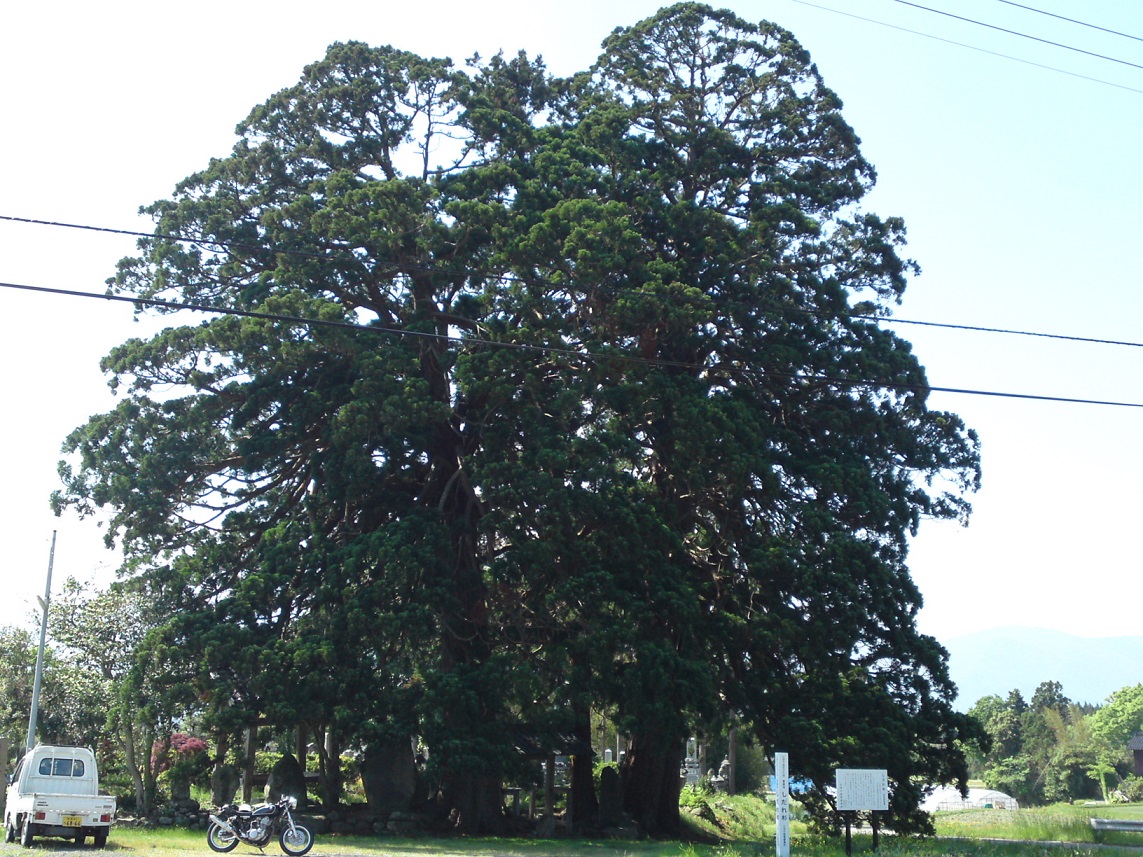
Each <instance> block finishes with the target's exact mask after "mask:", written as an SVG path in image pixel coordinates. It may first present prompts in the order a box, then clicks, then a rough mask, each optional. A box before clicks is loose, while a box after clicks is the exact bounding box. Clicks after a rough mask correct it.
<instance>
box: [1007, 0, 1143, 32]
mask: <svg viewBox="0 0 1143 857" xmlns="http://www.w3.org/2000/svg"><path fill="white" fill-rule="evenodd" d="M996 2H997V3H1003V4H1005V5H1006V6H1015V7H1016V8H1017V9H1026V10H1027V11H1029V12H1036V13H1038V14H1040V15H1047V16H1048V17H1049V18H1056V19H1058V20H1060V21H1067V22H1068V23H1069V24H1079V25H1080V26H1081V27H1090V28H1091V29H1093V30H1099V31H1101V32H1104V33H1110V34H1111V35H1113V36H1123V38H1125V39H1134V40H1135V41H1137V42H1143V38H1140V37H1139V36H1133V35H1131V34H1130V33H1121V32H1120V31H1119V30H1111V29H1108V28H1107V27H1101V26H1099V25H1098V24H1089V23H1087V22H1086V21H1077V20H1076V19H1075V18H1068V17H1066V16H1064V15H1057V14H1056V13H1055V12H1048V11H1046V10H1044V9H1037V8H1036V7H1035V6H1025V5H1024V4H1023V3H1014V2H1013V0H996Z"/></svg>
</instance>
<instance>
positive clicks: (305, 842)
mask: <svg viewBox="0 0 1143 857" xmlns="http://www.w3.org/2000/svg"><path fill="white" fill-rule="evenodd" d="M278 844H279V845H281V846H282V850H283V851H285V852H286V853H287V854H289V855H290V857H302V855H303V854H305V853H306V852H307V851H309V850H310V849H311V848H313V847H314V835H313V834H312V833H310V829H309V828H308V827H303V826H302V825H300V824H295V825H294V829H293V830H290V828H288V827H287V828H286V829H285V830H283V831H282V835H281V836H280V837H279V838H278Z"/></svg>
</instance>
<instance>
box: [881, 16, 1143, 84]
mask: <svg viewBox="0 0 1143 857" xmlns="http://www.w3.org/2000/svg"><path fill="white" fill-rule="evenodd" d="M893 2H894V3H900V4H901V5H903V6H912V7H913V8H914V9H922V10H924V11H925V12H932V13H933V14H935V15H944V16H945V17H947V18H955V19H956V20H958V21H964V22H966V23H969V24H976V25H977V26H979V27H987V28H988V29H990V30H997V31H998V32H1001V33H1008V34H1009V35H1011V36H1019V37H1020V38H1022V39H1031V40H1032V41H1034V42H1040V43H1041V44H1045V45H1051V46H1052V47H1056V48H1063V49H1064V50H1068V51H1075V52H1076V53H1078V54H1087V56H1089V57H1096V58H1097V59H1101V60H1107V61H1109V62H1115V63H1119V64H1121V65H1129V66H1131V67H1132V68H1141V69H1143V65H1139V64H1138V63H1133V62H1130V61H1129V60H1121V59H1119V58H1118V57H1109V56H1107V55H1106V54H1097V53H1095V52H1094V51H1086V50H1084V49H1083V48H1077V47H1075V46H1074V45H1066V44H1064V43H1062V42H1053V41H1051V40H1050V39H1041V38H1040V37H1039V36H1033V35H1031V34H1029V33H1021V32H1020V31H1019V30H1009V29H1008V28H1007V27H1000V26H997V25H996V24H989V23H986V22H985V21H978V20H976V19H975V18H966V17H964V16H963V15H954V14H953V13H952V12H945V11H944V10H942V9H933V8H932V7H930V6H922V5H921V4H920V3H913V2H910V0H893Z"/></svg>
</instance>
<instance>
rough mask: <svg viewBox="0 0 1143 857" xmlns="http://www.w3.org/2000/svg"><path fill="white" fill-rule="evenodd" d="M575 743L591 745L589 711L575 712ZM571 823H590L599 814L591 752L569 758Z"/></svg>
mask: <svg viewBox="0 0 1143 857" xmlns="http://www.w3.org/2000/svg"><path fill="white" fill-rule="evenodd" d="M575 737H576V743H577V744H580V745H581V746H583V747H584V748H587V747H590V746H591V713H590V711H585V712H583V713H582V714H580V713H579V712H576V726H575ZM571 763H572V764H571V795H572V801H571V805H572V819H571V822H572V825H573V826H574V825H580V824H591V823H592V822H593V821H595V820H596V818H597V816H598V815H599V798H598V797H597V796H596V794H595V772H594V766H593V765H592V758H591V753H589V752H586V749H585V752H583V753H576V754H575V755H573V756H572V760H571Z"/></svg>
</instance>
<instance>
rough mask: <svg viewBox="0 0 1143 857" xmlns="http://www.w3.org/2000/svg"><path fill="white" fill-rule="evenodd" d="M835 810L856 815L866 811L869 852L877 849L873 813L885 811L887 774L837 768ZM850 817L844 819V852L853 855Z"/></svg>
mask: <svg viewBox="0 0 1143 857" xmlns="http://www.w3.org/2000/svg"><path fill="white" fill-rule="evenodd" d="M836 775H837V811H838V812H842V813H857V812H860V811H862V810H868V811H869V819H870V825H871V826H872V827H873V850H874V851H876V850H877V816H875V815H873V813H875V812H886V811H887V810H888V809H889V772H888V771H882V770H873V769H869V770H867V769H862V768H838V769H837V772H836ZM849 823H850V816H849V815H846V816H845V853H846V854H852V853H853V840H852V838H851V834H850V829H849Z"/></svg>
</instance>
